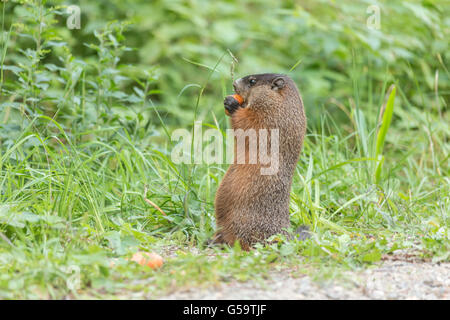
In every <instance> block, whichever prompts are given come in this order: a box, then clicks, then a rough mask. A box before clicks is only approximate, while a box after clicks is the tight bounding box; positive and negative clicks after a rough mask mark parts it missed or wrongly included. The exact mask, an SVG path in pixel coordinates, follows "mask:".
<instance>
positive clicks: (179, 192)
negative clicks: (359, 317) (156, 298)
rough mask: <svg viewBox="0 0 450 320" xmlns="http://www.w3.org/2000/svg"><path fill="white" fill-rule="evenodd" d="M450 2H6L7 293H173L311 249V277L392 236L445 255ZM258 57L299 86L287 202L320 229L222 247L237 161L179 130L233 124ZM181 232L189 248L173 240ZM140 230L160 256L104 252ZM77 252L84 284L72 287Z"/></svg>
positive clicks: (409, 246) (384, 248) (387, 249)
mask: <svg viewBox="0 0 450 320" xmlns="http://www.w3.org/2000/svg"><path fill="white" fill-rule="evenodd" d="M449 4H450V2H449V1H444V0H434V1H432V0H423V1H400V0H390V1H350V0H340V1H325V0H304V1H271V0H251V1H250V0H245V1H226V0H221V1H208V0H190V1H188V0H184V1H181V0H178V1H177V0H174V1H144V0H135V1H121V0H108V1H106V0H99V1H88V0H86V1H44V0H43V1H39V0H25V1H18V0H14V1H2V2H0V18H1V23H0V27H1V34H0V44H1V46H0V298H17V297H19V298H28V297H32V298H49V297H51V298H68V297H69V298H73V297H79V295H81V296H82V297H92V296H96V297H99V296H100V297H104V295H105V294H111V296H110V297H113V298H116V297H117V294H122V291H121V290H128V291H126V292H130V291H134V294H137V295H139V296H141V295H142V294H146V293H147V292H155V293H156V294H161V293H163V292H164V290H162V289H167V288H174V287H176V285H175V284H174V283H175V282H176V284H177V285H179V286H187V285H195V284H201V283H204V282H214V283H218V282H222V281H228V280H229V279H237V280H245V279H254V278H255V277H256V276H257V275H261V274H264V272H267V270H269V269H270V268H271V267H272V266H273V265H277V266H278V267H283V266H286V265H287V264H289V263H292V265H294V266H295V267H296V268H297V267H298V266H299V261H300V260H299V257H301V258H302V259H306V260H301V261H302V264H303V261H304V265H305V266H307V265H308V264H309V266H311V267H312V268H311V270H312V272H314V273H315V274H317V277H318V278H324V276H325V274H326V273H327V271H326V270H327V268H330V269H328V270H329V272H328V275H329V276H330V275H333V276H334V275H335V274H336V271H335V270H337V269H338V267H346V268H357V267H360V266H364V265H366V264H371V263H376V262H377V261H380V260H381V259H382V257H384V256H385V255H387V254H391V253H392V252H393V251H395V250H397V249H405V250H413V252H415V253H417V252H419V254H420V255H421V256H422V257H426V258H432V259H433V261H434V262H436V261H448V260H449V259H450V255H449V252H450V240H449V239H450V233H449V223H450V216H449V212H450V197H449V194H450V183H449V178H448V177H449V174H450V166H449V151H450V142H449V137H450V127H449V123H450V117H449V113H448V104H449V95H450V85H449V84H450V77H449V75H450V74H449V67H448V61H449V58H450V50H449V39H450V5H449ZM70 5H77V6H79V8H80V13H81V17H80V18H81V19H80V29H70V28H68V26H67V20H68V19H69V20H71V17H73V13H68V12H67V6H70ZM374 8H375V9H374ZM376 8H379V12H380V21H379V22H380V28H379V29H376V28H373V27H370V26H372V24H371V23H373V22H375V20H376V19H374V14H375V12H376ZM374 10H375V11H374ZM263 72H274V73H286V74H288V75H289V76H291V77H292V78H293V79H294V80H295V82H296V83H297V84H298V87H299V89H300V91H301V93H302V96H303V100H304V105H305V109H306V113H307V117H308V132H307V138H306V139H305V143H304V148H303V150H302V155H301V157H300V160H299V163H298V165H297V168H296V172H295V174H294V178H293V184H292V190H291V199H290V213H291V222H292V224H293V226H294V227H295V226H298V225H300V224H307V225H309V226H310V228H311V230H313V232H314V237H313V238H311V239H310V240H307V241H305V242H300V243H299V242H289V241H286V242H277V243H273V244H271V245H270V246H269V245H267V246H265V247H263V246H259V247H258V249H257V250H255V251H252V252H250V253H245V254H244V253H242V252H241V251H240V250H239V248H228V249H226V250H228V251H227V252H228V253H229V257H230V258H228V256H227V255H222V254H221V253H220V252H215V255H214V259H211V256H210V255H209V252H211V251H208V250H203V249H204V247H203V244H204V243H205V241H206V240H207V239H209V238H210V237H211V235H212V234H213V233H214V230H215V218H214V205H213V203H214V195H215V190H216V189H217V186H218V184H219V183H220V181H221V179H222V176H223V174H224V172H225V170H226V168H227V165H221V164H212V165H207V164H198V165H197V164H196V165H185V164H181V165H178V164H175V163H173V162H172V159H171V157H170V154H171V150H172V148H173V146H174V142H172V141H171V140H170V135H171V133H172V132H173V130H175V129H177V128H187V129H191V128H192V124H193V120H195V119H196V120H202V121H203V125H204V126H205V127H217V128H219V129H220V130H224V129H225V128H227V127H229V123H228V118H227V117H226V116H225V114H224V110H223V98H224V97H225V96H226V95H228V94H230V93H231V92H232V86H231V84H232V81H233V79H236V78H238V77H241V76H245V75H248V74H254V73H263ZM392 86H395V90H392V91H391V90H389V88H391V87H392ZM388 97H390V98H389V99H388ZM394 97H395V100H394ZM205 143H206V141H205ZM149 201H150V202H149ZM171 246H176V247H177V248H181V249H180V250H185V249H186V248H188V249H186V251H185V252H184V251H183V252H181V253H180V254H178V255H176V257H174V258H173V256H174V255H173V252H172V253H171V252H169V253H168V254H167V255H165V254H163V253H165V251H164V250H166V249H167V248H171ZM192 248H194V251H193V252H194V253H195V254H188V252H189V251H190V250H191V249H192ZM138 249H141V250H147V251H157V252H159V253H161V255H163V256H164V258H166V257H168V262H167V263H166V264H165V265H164V267H163V268H162V269H161V270H159V271H154V272H153V271H152V272H151V273H150V272H148V270H147V271H142V269H138V268H139V266H134V265H133V264H129V263H128V264H127V262H126V261H125V260H124V259H122V263H119V262H118V263H117V265H118V267H117V268H112V267H111V260H110V259H120V258H124V257H128V258H129V257H130V256H131V254H132V253H134V252H136V250H138ZM199 249H201V250H199ZM211 250H213V249H211ZM214 250H215V249H214ZM171 257H172V258H173V259H172V260H171ZM308 259H309V260H308ZM113 261H116V262H117V260H113ZM73 266H76V267H77V270H79V272H80V277H81V291H80V290H72V289H70V288H68V286H67V281H68V278H70V274H69V273H68V272H67V270H68V268H69V269H70V270H73V268H72V267H73ZM71 268H72V269H71ZM319 269H320V270H322V271H324V272H322V273H317V271H318V270H319ZM139 278H140V279H139ZM137 279H139V281H134V280H137ZM116 289H117V291H115V290H116ZM95 290H98V291H95ZM124 295H125V296H126V297H129V296H127V293H124ZM133 297H134V296H133Z"/></svg>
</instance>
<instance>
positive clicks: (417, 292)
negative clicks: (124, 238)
mask: <svg viewBox="0 0 450 320" xmlns="http://www.w3.org/2000/svg"><path fill="white" fill-rule="evenodd" d="M160 299H200V300H203V299H213V300H214V299H224V300H228V299H238V300H247V299H262V300H265V299H281V300H297V299H321V300H322V299H402V300H403V299H443V300H450V263H441V264H435V263H431V262H424V261H414V260H411V259H403V260H402V259H399V258H387V259H386V260H385V261H384V262H383V263H382V264H381V265H380V266H377V267H375V268H369V269H366V270H362V271H352V272H345V273H344V274H343V277H338V278H337V279H335V280H333V281H330V282H318V281H313V280H312V279H311V278H310V277H309V276H306V275H303V276H299V277H298V276H297V277H293V276H292V275H291V272H289V271H284V272H280V271H273V272H271V273H270V276H269V279H267V280H264V281H263V283H260V282H256V281H248V282H237V281H234V282H230V283H224V284H222V285H220V286H219V287H210V288H206V289H199V288H192V289H188V290H184V291H176V292H173V293H171V294H169V295H167V296H163V297H161V298H160Z"/></svg>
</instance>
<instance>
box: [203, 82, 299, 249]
mask: <svg viewBox="0 0 450 320" xmlns="http://www.w3.org/2000/svg"><path fill="white" fill-rule="evenodd" d="M233 87H234V90H235V92H236V93H237V95H235V96H228V97H226V98H225V101H224V105H225V113H226V114H227V115H229V116H230V117H231V126H232V128H233V129H234V132H235V146H234V150H235V154H234V162H233V164H231V165H230V167H229V169H228V171H227V172H226V174H225V176H224V178H223V180H222V182H221V184H220V186H219V188H218V190H217V193H216V198H215V211H216V224H217V232H216V233H215V235H214V237H213V238H212V242H213V243H225V244H228V245H233V244H234V243H235V241H239V242H240V245H241V247H242V248H243V249H244V250H249V249H250V248H251V247H252V246H253V245H254V244H255V243H256V242H260V241H263V240H265V239H267V238H268V237H270V236H272V235H274V234H277V233H281V234H283V233H286V231H285V230H286V229H287V228H289V227H290V219H289V198H290V190H291V184H292V176H293V174H294V170H295V167H296V165H297V161H298V159H299V155H300V151H301V149H302V145H303V139H304V137H305V133H306V117H305V112H304V109H303V102H302V98H301V96H300V93H299V91H298V89H297V86H296V85H295V83H294V81H292V80H291V79H290V78H289V77H288V76H286V75H282V74H272V73H265V74H255V75H249V76H246V77H244V78H241V79H238V80H236V81H235V82H234V83H233ZM239 100H241V101H239ZM237 129H242V130H249V129H254V130H255V131H256V136H257V137H258V142H259V140H260V139H262V138H266V141H267V148H266V149H268V150H269V151H268V154H269V155H270V156H271V157H272V156H274V158H277V159H278V164H277V168H276V169H277V170H274V171H273V172H271V173H269V174H267V173H266V174H262V171H261V169H263V168H267V167H268V164H267V162H265V163H262V162H261V161H260V159H259V158H258V161H257V162H256V163H249V162H250V161H249V160H250V159H251V154H249V147H250V139H249V138H244V139H245V140H244V141H245V148H241V149H239V148H237V144H238V137H237V134H236V130H237ZM261 129H266V130H261ZM273 129H278V137H276V135H272V131H273ZM261 131H266V132H267V134H266V135H263V136H261V135H259V133H260V132H261ZM275 131H277V130H275ZM275 131H274V133H275ZM274 138H278V139H277V140H278V141H272V140H274ZM241 141H242V140H241ZM275 142H278V150H276V151H273V150H272V149H271V146H272V144H273V143H275ZM274 146H275V145H274ZM257 147H258V148H257V153H259V147H260V144H259V143H258V144H257ZM243 152H244V153H245V155H243V154H242V153H243ZM239 157H241V158H239ZM242 157H243V158H242ZM238 159H241V162H240V163H239V161H237V160H238ZM242 159H245V163H242ZM297 233H299V237H300V238H302V239H303V238H305V237H307V236H308V231H307V228H304V227H301V228H299V230H297ZM286 234H287V233H286Z"/></svg>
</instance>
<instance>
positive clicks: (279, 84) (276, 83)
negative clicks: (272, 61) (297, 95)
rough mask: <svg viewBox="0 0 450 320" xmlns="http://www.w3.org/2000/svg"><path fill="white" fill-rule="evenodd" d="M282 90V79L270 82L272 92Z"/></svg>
mask: <svg viewBox="0 0 450 320" xmlns="http://www.w3.org/2000/svg"><path fill="white" fill-rule="evenodd" d="M283 88H284V79H283V78H282V77H278V78H275V79H274V80H273V81H272V90H280V89H283Z"/></svg>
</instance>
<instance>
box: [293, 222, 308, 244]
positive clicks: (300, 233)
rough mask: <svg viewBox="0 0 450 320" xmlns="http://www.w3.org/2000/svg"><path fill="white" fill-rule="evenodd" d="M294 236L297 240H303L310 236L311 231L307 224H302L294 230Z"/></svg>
mask: <svg viewBox="0 0 450 320" xmlns="http://www.w3.org/2000/svg"><path fill="white" fill-rule="evenodd" d="M295 237H296V238H297V239H298V240H305V239H308V238H310V237H311V231H310V230H309V227H308V226H307V225H302V226H300V227H298V228H297V230H295Z"/></svg>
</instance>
